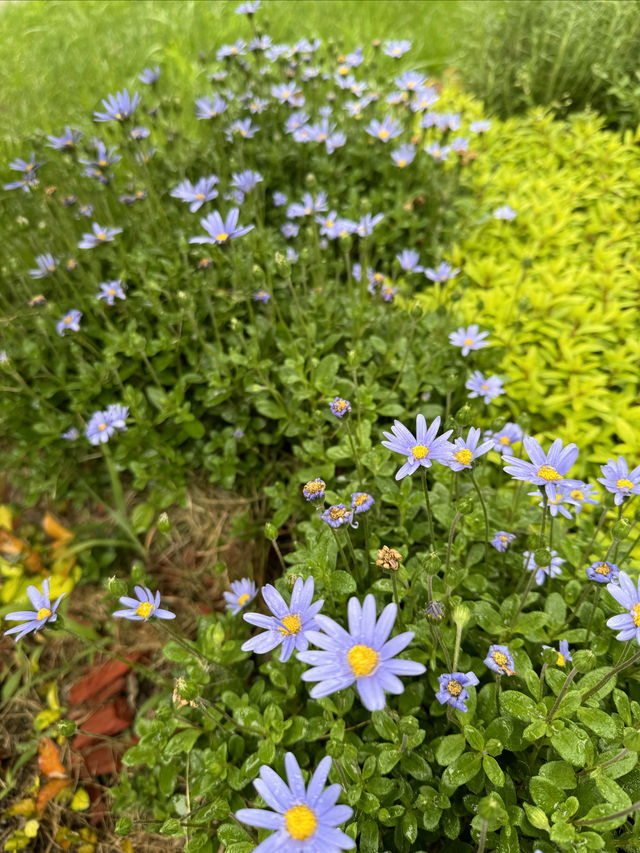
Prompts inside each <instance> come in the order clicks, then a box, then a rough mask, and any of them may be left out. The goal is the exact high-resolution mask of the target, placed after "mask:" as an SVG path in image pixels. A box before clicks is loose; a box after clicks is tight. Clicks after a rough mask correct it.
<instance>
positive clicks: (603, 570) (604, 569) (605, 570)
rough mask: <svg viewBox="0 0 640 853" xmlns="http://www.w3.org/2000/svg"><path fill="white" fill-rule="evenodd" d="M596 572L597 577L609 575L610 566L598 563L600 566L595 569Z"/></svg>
mask: <svg viewBox="0 0 640 853" xmlns="http://www.w3.org/2000/svg"><path fill="white" fill-rule="evenodd" d="M595 572H596V574H597V575H608V574H609V566H608V565H607V564H606V563H598V565H597V566H596V567H595Z"/></svg>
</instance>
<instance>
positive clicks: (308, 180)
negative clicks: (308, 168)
mask: <svg viewBox="0 0 640 853" xmlns="http://www.w3.org/2000/svg"><path fill="white" fill-rule="evenodd" d="M304 182H305V184H306V185H307V186H308V187H312V186H314V184H315V182H316V176H315V175H314V174H313V173H312V172H309V173H308V174H307V175H306V177H305V179H304Z"/></svg>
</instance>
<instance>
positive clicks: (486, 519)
mask: <svg viewBox="0 0 640 853" xmlns="http://www.w3.org/2000/svg"><path fill="white" fill-rule="evenodd" d="M471 482H472V483H473V488H474V489H475V490H476V493H477V495H478V498H479V500H480V505H481V506H482V512H483V514H484V561H485V563H488V562H489V516H488V514H487V506H486V504H485V502H484V498H483V497H482V492H481V491H480V487H479V486H478V483H477V482H476V476H475V474H474V473H473V468H472V469H471Z"/></svg>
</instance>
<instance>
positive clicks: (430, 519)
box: [420, 466, 435, 550]
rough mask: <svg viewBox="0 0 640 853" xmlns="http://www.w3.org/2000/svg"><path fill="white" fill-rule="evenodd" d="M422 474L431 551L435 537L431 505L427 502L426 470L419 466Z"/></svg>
mask: <svg viewBox="0 0 640 853" xmlns="http://www.w3.org/2000/svg"><path fill="white" fill-rule="evenodd" d="M420 473H421V474H422V490H423V492H424V502H425V506H426V508H427V519H428V521H429V537H430V539H431V550H433V549H434V547H435V535H434V532H433V516H432V515H431V504H430V502H429V489H428V487H427V469H426V468H425V467H424V466H421V472H420Z"/></svg>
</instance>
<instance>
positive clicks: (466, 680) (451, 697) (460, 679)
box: [436, 672, 478, 713]
mask: <svg viewBox="0 0 640 853" xmlns="http://www.w3.org/2000/svg"><path fill="white" fill-rule="evenodd" d="M438 684H439V685H440V688H439V689H438V690H437V691H436V699H437V700H438V702H439V703H440V704H441V705H451V707H452V708H456V710H458V711H464V712H465V713H466V712H467V711H468V708H467V706H466V705H465V702H466V701H467V699H468V698H469V691H468V690H466V687H468V686H469V685H473V686H475V685H476V684H478V677H477V675H475V673H473V672H467V673H464V672H447V673H445V674H444V675H439V676H438Z"/></svg>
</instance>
